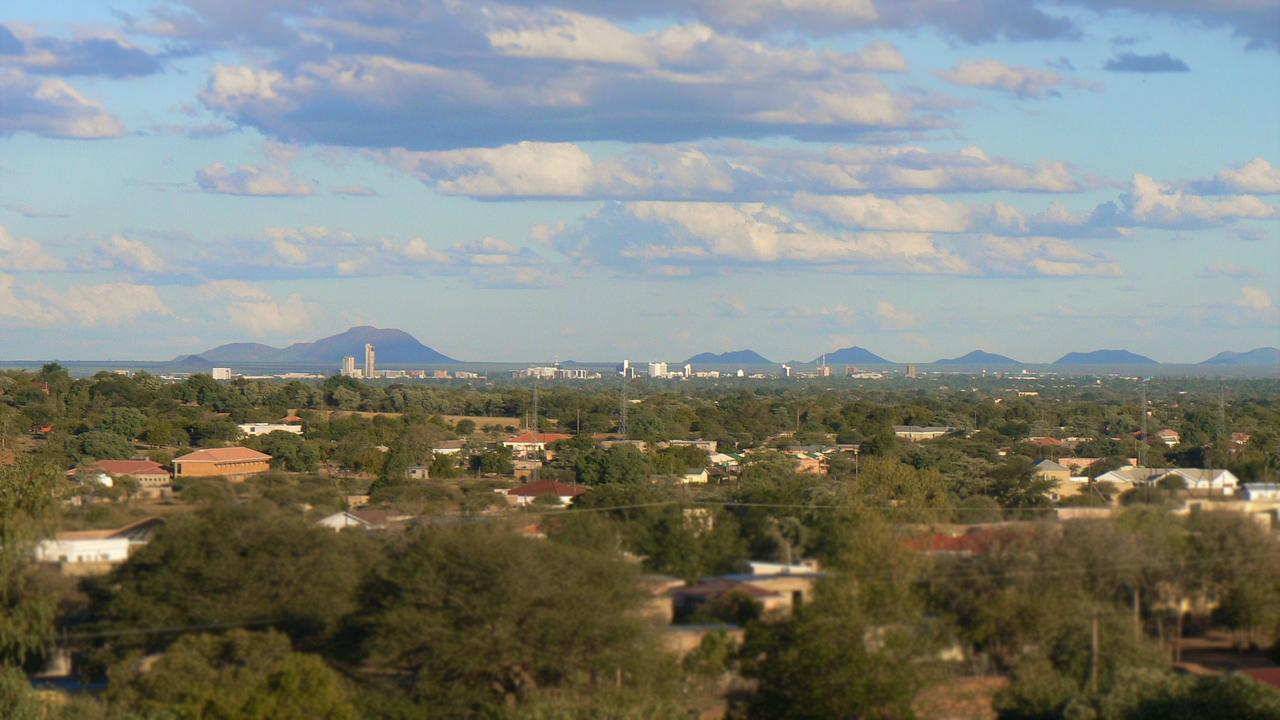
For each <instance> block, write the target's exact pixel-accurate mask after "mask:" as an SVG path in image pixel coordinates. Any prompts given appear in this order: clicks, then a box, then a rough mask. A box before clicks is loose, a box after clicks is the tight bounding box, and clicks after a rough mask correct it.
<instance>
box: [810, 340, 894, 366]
mask: <svg viewBox="0 0 1280 720" xmlns="http://www.w3.org/2000/svg"><path fill="white" fill-rule="evenodd" d="M825 355H826V359H827V364H828V365H830V364H831V363H850V364H852V363H862V364H864V365H892V364H893V362H892V361H890V360H885V359H884V358H882V357H880V356H879V355H877V354H875V353H873V352H871V351H870V350H868V349H866V348H862V347H858V346H857V345H853V346H850V347H847V348H839V349H837V350H832V351H831V352H829V353H825ZM822 358H823V356H822V355H819V356H818V357H816V358H814V360H813V362H815V363H820V362H822Z"/></svg>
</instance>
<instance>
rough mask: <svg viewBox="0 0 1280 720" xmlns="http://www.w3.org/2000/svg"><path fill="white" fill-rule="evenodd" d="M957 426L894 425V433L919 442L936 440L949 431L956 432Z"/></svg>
mask: <svg viewBox="0 0 1280 720" xmlns="http://www.w3.org/2000/svg"><path fill="white" fill-rule="evenodd" d="M954 431H955V428H953V427H947V426H942V425H927V426H921V425H894V426H893V434H894V435H896V436H898V437H900V438H902V439H904V440H910V441H911V442H919V441H922V440H934V439H936V438H940V437H942V436H943V435H946V434H947V433H950V432H954Z"/></svg>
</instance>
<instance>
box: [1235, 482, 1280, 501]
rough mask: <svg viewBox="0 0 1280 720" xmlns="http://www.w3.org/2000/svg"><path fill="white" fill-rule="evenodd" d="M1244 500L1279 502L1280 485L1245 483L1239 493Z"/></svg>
mask: <svg viewBox="0 0 1280 720" xmlns="http://www.w3.org/2000/svg"><path fill="white" fill-rule="evenodd" d="M1241 498H1242V499H1244V500H1280V483H1245V484H1244V487H1243V489H1242V491H1241Z"/></svg>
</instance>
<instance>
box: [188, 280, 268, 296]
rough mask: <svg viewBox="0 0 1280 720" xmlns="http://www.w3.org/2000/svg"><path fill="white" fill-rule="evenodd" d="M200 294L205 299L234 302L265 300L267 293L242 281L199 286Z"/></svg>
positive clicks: (214, 281)
mask: <svg viewBox="0 0 1280 720" xmlns="http://www.w3.org/2000/svg"><path fill="white" fill-rule="evenodd" d="M200 294H201V295H202V296H204V297H206V298H232V299H235V300H266V299H268V297H270V296H268V295H267V291H266V290H263V289H262V288H260V287H258V286H257V285H253V284H250V283H247V282H244V281H243V280H213V281H210V282H207V283H205V284H204V285H201V286H200Z"/></svg>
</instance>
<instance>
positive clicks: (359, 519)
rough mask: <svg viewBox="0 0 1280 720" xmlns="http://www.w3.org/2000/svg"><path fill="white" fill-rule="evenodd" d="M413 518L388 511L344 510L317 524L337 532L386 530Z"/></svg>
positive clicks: (324, 518) (322, 519)
mask: <svg viewBox="0 0 1280 720" xmlns="http://www.w3.org/2000/svg"><path fill="white" fill-rule="evenodd" d="M412 518H413V516H412V515H405V514H403V513H394V512H389V511H387V510H365V509H360V510H344V511H342V512H336V513H334V514H332V515H329V516H326V517H323V518H321V519H320V520H318V521H317V522H316V525H319V526H320V527H323V528H328V529H330V530H333V531H335V532H336V531H338V530H344V529H346V528H360V529H361V530H385V529H387V528H389V527H391V526H392V525H395V524H397V523H402V522H405V521H406V520H411V519H412Z"/></svg>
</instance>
